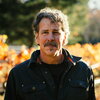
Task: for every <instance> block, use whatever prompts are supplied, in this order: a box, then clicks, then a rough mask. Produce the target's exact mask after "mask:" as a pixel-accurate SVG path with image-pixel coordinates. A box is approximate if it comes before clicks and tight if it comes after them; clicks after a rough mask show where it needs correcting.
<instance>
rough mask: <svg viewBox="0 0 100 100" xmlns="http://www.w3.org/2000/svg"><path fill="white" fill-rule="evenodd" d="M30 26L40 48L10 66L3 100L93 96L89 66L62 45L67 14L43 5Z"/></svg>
mask: <svg viewBox="0 0 100 100" xmlns="http://www.w3.org/2000/svg"><path fill="white" fill-rule="evenodd" d="M33 30H34V32H35V37H36V43H37V44H38V45H39V46H40V50H37V51H34V52H33V54H32V56H31V58H30V59H29V60H27V61H25V62H23V63H21V64H19V65H17V66H16V67H14V68H13V69H12V70H11V72H10V74H9V77H8V81H7V87H6V93H5V100H95V94H94V79H93V73H92V70H91V68H90V67H88V66H87V65H86V64H85V63H84V62H83V61H82V60H81V58H80V57H75V56H72V55H70V54H69V52H68V51H67V50H65V49H63V45H65V44H66V43H67V40H68V35H69V33H70V32H69V26H68V21H67V16H66V15H64V14H63V13H62V12H61V11H59V10H56V9H50V8H44V9H42V10H41V11H40V12H39V13H38V14H37V17H36V19H35V21H34V24H33Z"/></svg>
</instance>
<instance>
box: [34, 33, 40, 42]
mask: <svg viewBox="0 0 100 100" xmlns="http://www.w3.org/2000/svg"><path fill="white" fill-rule="evenodd" d="M35 41H36V44H39V33H36V34H35Z"/></svg>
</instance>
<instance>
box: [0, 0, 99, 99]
mask: <svg viewBox="0 0 100 100" xmlns="http://www.w3.org/2000/svg"><path fill="white" fill-rule="evenodd" d="M44 7H52V8H57V9H59V10H62V11H63V12H64V13H65V14H66V15H68V20H69V25H70V31H71V34H70V36H69V42H68V45H67V46H65V48H66V49H68V50H69V51H70V52H71V53H72V54H74V55H76V56H82V57H83V59H84V60H85V61H86V62H87V63H88V64H89V65H90V66H91V67H92V69H93V71H94V76H95V87H96V98H97V100H100V0H0V94H1V95H2V96H0V100H3V94H4V90H5V84H6V80H7V77H8V74H9V71H10V70H11V68H12V67H14V66H15V65H16V64H19V63H21V62H23V61H25V60H27V59H29V58H30V55H31V53H32V52H33V51H34V50H36V49H38V48H39V47H38V46H37V45H36V44H35V41H34V34H33V31H32V23H33V20H34V18H35V15H36V13H37V12H38V11H39V10H40V9H42V8H44Z"/></svg>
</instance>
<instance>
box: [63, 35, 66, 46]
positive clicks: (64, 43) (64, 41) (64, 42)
mask: <svg viewBox="0 0 100 100" xmlns="http://www.w3.org/2000/svg"><path fill="white" fill-rule="evenodd" d="M66 44H67V36H66V35H64V40H63V45H66Z"/></svg>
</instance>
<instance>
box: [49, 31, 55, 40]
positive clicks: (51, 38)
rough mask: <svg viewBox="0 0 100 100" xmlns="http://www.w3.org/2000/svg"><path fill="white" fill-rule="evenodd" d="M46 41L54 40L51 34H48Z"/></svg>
mask: <svg viewBox="0 0 100 100" xmlns="http://www.w3.org/2000/svg"><path fill="white" fill-rule="evenodd" d="M48 40H50V41H51V40H54V35H53V33H52V32H50V33H49V34H48Z"/></svg>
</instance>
